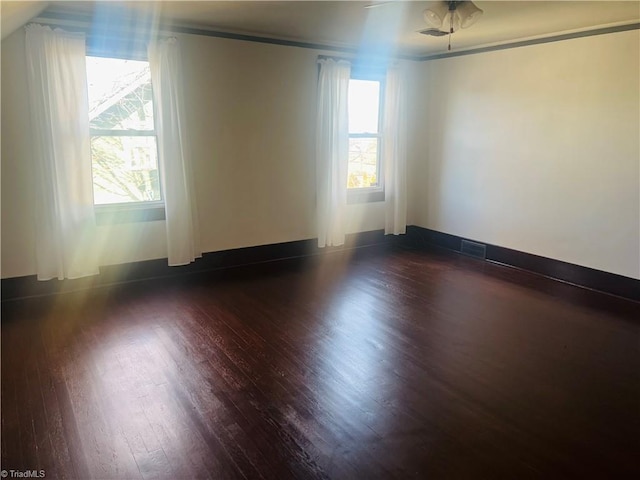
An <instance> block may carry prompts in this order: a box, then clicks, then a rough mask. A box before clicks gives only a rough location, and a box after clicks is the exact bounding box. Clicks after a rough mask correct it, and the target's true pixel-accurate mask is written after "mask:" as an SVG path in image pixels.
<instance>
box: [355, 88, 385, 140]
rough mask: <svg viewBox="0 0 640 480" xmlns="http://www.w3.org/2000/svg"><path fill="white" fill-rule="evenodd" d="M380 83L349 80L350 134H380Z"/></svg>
mask: <svg viewBox="0 0 640 480" xmlns="http://www.w3.org/2000/svg"><path fill="white" fill-rule="evenodd" d="M379 103H380V82H378V81H373V80H353V79H352V80H349V133H378V112H379Z"/></svg>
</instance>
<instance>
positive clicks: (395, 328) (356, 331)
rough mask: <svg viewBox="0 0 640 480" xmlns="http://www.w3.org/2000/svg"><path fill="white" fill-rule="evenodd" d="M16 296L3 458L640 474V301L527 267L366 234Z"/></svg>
mask: <svg viewBox="0 0 640 480" xmlns="http://www.w3.org/2000/svg"><path fill="white" fill-rule="evenodd" d="M2 309H3V311H2V315H3V318H2V320H3V323H2V443H1V451H2V469H4V470H8V471H10V470H14V471H25V470H38V471H39V470H44V471H45V473H46V478H78V479H89V478H100V479H101V478H105V479H121V478H135V479H151V478H167V479H180V478H184V479H191V478H214V479H225V478H228V479H235V478H247V479H254V478H256V479H258V478H265V479H287V478H298V479H314V478H317V479H326V478H332V479H351V478H353V479H371V478H400V479H404V478H446V479H451V478H452V479H456V478H471V479H475V478H488V479H497V478H508V479H528V478H545V479H547V478H580V479H585V478H602V479H605V478H606V479H608V478H640V461H639V460H638V458H640V456H639V455H638V454H640V448H639V447H640V440H639V439H640V368H639V367H640V361H639V360H640V353H639V350H640V349H639V346H640V345H639V343H640V342H639V340H640V336H639V333H640V332H639V330H640V304H637V303H633V302H630V301H626V300H622V299H618V298H614V297H610V296H606V295H603V294H600V293H596V292H592V291H588V290H584V289H580V288H577V287H573V286H570V285H566V284H562V283H559V282H555V281H552V280H549V279H545V278H542V277H538V276H534V275H531V274H528V273H525V272H521V271H517V270H513V269H509V268H506V267H501V266H497V265H492V264H489V263H485V262H481V261H478V260H475V259H470V258H465V257H461V256H458V255H455V254H450V253H445V252H433V253H425V252H416V251H410V250H390V251H385V252H378V251H375V250H373V249H371V248H369V249H361V250H359V251H358V252H351V253H337V254H330V255H325V256H322V257H319V258H316V259H313V260H306V261H300V260H291V261H283V262H274V263H272V264H265V265H261V266H255V267H249V268H242V269H236V270H230V271H227V272H222V273H218V274H216V275H215V276H212V275H211V276H209V277H207V276H206V275H199V276H190V277H185V278H183V279H182V280H180V281H178V280H176V279H174V280H172V281H170V282H167V281H165V282H160V281H148V282H144V283H135V284H129V285H124V286H121V287H117V288H116V287H111V288H103V289H100V290H93V291H87V292H78V293H73V294H65V295H60V296H58V297H49V298H40V299H31V300H23V301H14V302H6V303H4V304H3V306H2ZM10 473H11V472H9V473H8V475H10ZM36 473H37V472H36ZM9 478H11V477H9Z"/></svg>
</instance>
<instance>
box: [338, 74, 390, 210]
mask: <svg viewBox="0 0 640 480" xmlns="http://www.w3.org/2000/svg"><path fill="white" fill-rule="evenodd" d="M381 86H382V82H381V81H380V80H372V79H361V78H351V79H350V80H349V107H348V108H349V163H348V169H347V175H348V181H347V188H348V190H347V192H348V196H349V201H350V202H352V203H356V202H366V201H381V200H384V188H383V187H384V183H383V180H384V179H383V171H382V166H381V162H380V150H381V142H382V135H381V124H382V123H381V120H382V115H381V112H380V105H381V92H382V88H381Z"/></svg>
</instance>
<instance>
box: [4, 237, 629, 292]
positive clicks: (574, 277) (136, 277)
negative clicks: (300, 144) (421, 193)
mask: <svg viewBox="0 0 640 480" xmlns="http://www.w3.org/2000/svg"><path fill="white" fill-rule="evenodd" d="M463 240H471V239H466V238H462V237H459V236H457V235H450V234H447V233H442V232H437V231H435V230H429V229H427V228H422V227H417V226H410V227H407V234H406V235H402V236H393V235H384V232H383V231H382V230H376V231H371V232H363V233H358V234H352V235H348V236H347V238H346V242H345V244H344V245H343V246H340V247H328V248H324V249H320V248H318V246H317V240H316V239H309V240H298V241H293V242H285V243H276V244H271V245H260V246H255V247H246V248H237V249H233V250H224V251H220V252H211V253H205V254H204V255H203V256H202V258H199V259H198V260H196V261H195V262H193V263H191V264H189V265H185V266H181V267H169V266H168V265H167V260H166V258H165V259H158V260H148V261H143V262H134V263H128V264H123V265H109V266H105V267H100V275H96V276H93V277H87V278H81V279H77V280H49V281H45V282H40V281H38V280H37V279H36V276H35V275H30V276H26V277H16V278H5V279H2V282H1V285H2V292H1V299H2V301H3V302H5V301H10V300H17V299H21V298H29V297H38V296H47V295H56V294H61V293H68V292H73V291H78V290H86V289H90V288H98V287H105V286H110V285H119V284H127V283H130V282H139V281H144V280H150V279H173V278H176V277H184V276H192V275H194V274H202V275H207V276H210V275H212V274H213V273H214V272H223V271H229V270H231V269H238V268H240V267H251V268H252V270H251V271H252V272H255V271H256V268H255V266H256V265H262V264H268V263H271V262H276V261H283V260H290V261H295V262H304V261H307V260H309V259H313V258H315V257H318V256H320V255H326V254H332V253H339V252H344V251H349V250H353V249H364V247H369V248H366V250H367V251H378V250H381V249H382V250H384V249H387V248H390V247H395V246H399V245H401V246H406V247H410V248H416V249H425V248H431V247H438V248H444V249H446V250H450V251H454V252H458V253H462V241H463ZM471 241H474V240H471ZM479 243H481V242H479ZM485 245H486V250H485V252H486V257H485V260H487V261H490V262H494V263H500V264H504V265H508V266H511V267H515V268H519V269H522V270H527V271H530V272H533V273H536V274H540V275H544V276H546V277H550V278H554V279H557V280H561V281H564V282H568V283H571V284H574V285H578V286H581V287H586V288H590V289H593V290H598V291H600V292H604V293H608V294H611V295H616V296H619V297H623V298H627V299H629V300H634V301H638V302H640V280H636V279H633V278H629V277H624V276H622V275H615V274H613V273H607V272H603V271H600V270H595V269H592V268H588V267H583V266H580V265H574V264H571V263H567V262H562V261H560V260H554V259H551V258H546V257H541V256H538V255H533V254H530V253H525V252H521V251H518V250H512V249H510V248H505V247H500V246H497V245H490V244H485Z"/></svg>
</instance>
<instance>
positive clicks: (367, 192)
mask: <svg viewBox="0 0 640 480" xmlns="http://www.w3.org/2000/svg"><path fill="white" fill-rule="evenodd" d="M374 202H384V190H382V189H379V188H375V189H374V188H352V189H349V190H347V204H348V205H352V204H356V203H374Z"/></svg>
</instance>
